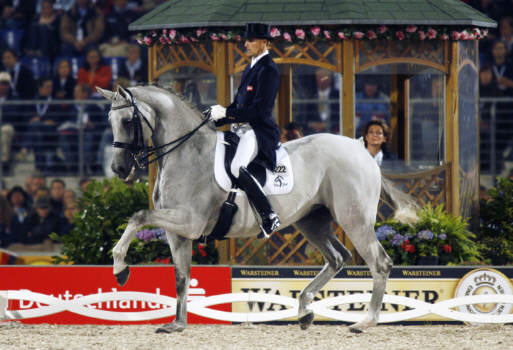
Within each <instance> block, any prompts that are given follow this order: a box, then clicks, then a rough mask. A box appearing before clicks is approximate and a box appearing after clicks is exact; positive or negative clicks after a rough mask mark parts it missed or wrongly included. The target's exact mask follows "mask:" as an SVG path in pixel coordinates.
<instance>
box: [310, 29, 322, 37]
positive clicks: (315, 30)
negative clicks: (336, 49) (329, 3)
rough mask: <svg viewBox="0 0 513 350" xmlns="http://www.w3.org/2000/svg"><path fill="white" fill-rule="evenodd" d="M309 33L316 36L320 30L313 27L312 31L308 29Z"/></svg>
mask: <svg viewBox="0 0 513 350" xmlns="http://www.w3.org/2000/svg"><path fill="white" fill-rule="evenodd" d="M310 31H311V32H312V34H313V35H315V36H317V35H319V34H320V33H321V28H320V27H313V28H312V29H310Z"/></svg>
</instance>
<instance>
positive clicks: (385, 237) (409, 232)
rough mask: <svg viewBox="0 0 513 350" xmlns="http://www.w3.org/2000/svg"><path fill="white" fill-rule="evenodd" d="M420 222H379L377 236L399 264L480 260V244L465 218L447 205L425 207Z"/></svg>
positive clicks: (442, 263) (473, 261) (474, 261)
mask: <svg viewBox="0 0 513 350" xmlns="http://www.w3.org/2000/svg"><path fill="white" fill-rule="evenodd" d="M418 215H419V221H418V222H416V223H415V224H409V225H408V224H402V223H400V222H398V221H396V220H387V221H384V222H381V223H378V224H376V236H377V238H378V240H379V241H380V243H381V245H382V246H383V248H385V250H386V251H387V253H388V255H389V256H390V257H391V258H392V259H393V261H394V264H396V265H433V264H435V265H438V264H440V265H447V264H448V265H455V264H464V263H474V264H476V263H480V262H481V260H482V258H481V255H480V248H481V247H480V245H479V244H478V243H476V242H475V241H474V240H473V239H474V238H475V235H474V234H473V233H471V232H470V231H468V230H467V222H466V221H465V220H463V219H462V218H461V217H456V216H453V215H450V214H447V213H445V212H444V211H443V206H438V207H436V208H433V207H431V206H427V207H424V208H423V209H422V210H420V211H419V213H418Z"/></svg>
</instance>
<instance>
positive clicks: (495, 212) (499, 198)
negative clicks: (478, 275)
mask: <svg viewBox="0 0 513 350" xmlns="http://www.w3.org/2000/svg"><path fill="white" fill-rule="evenodd" d="M497 180H498V182H497V185H496V186H495V187H494V188H491V189H490V190H488V194H489V195H490V200H488V201H481V208H480V212H481V213H480V217H481V227H480V240H481V242H482V243H483V244H484V248H483V255H484V256H485V258H487V259H490V261H491V263H492V264H493V265H507V264H511V263H513V182H512V181H511V180H510V179H506V178H499V179H497Z"/></svg>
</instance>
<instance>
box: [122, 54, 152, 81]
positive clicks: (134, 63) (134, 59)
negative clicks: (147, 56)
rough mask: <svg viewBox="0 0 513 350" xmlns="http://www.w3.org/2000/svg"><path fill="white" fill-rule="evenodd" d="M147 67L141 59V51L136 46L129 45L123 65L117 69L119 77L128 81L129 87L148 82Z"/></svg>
mask: <svg viewBox="0 0 513 350" xmlns="http://www.w3.org/2000/svg"><path fill="white" fill-rule="evenodd" d="M147 74H148V67H147V66H146V64H145V63H144V61H143V60H142V58H141V50H140V49H139V46H138V45H134V44H132V45H130V46H129V47H128V54H127V57H126V61H125V64H122V65H121V67H120V69H119V76H120V77H124V78H126V79H128V80H129V81H130V86H135V85H138V84H144V83H147V82H148V75H147Z"/></svg>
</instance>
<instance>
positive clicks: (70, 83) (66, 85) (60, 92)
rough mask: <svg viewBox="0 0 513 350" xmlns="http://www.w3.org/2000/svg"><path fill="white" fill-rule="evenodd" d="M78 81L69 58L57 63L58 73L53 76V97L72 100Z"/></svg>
mask: <svg viewBox="0 0 513 350" xmlns="http://www.w3.org/2000/svg"><path fill="white" fill-rule="evenodd" d="M76 84H77V81H76V79H75V78H73V76H72V75H71V65H70V63H69V61H68V60H67V59H61V60H60V61H59V63H58V64H57V74H55V76H54V77H53V97H54V98H55V99H59V100H72V99H73V90H74V89H75V85H76Z"/></svg>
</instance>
